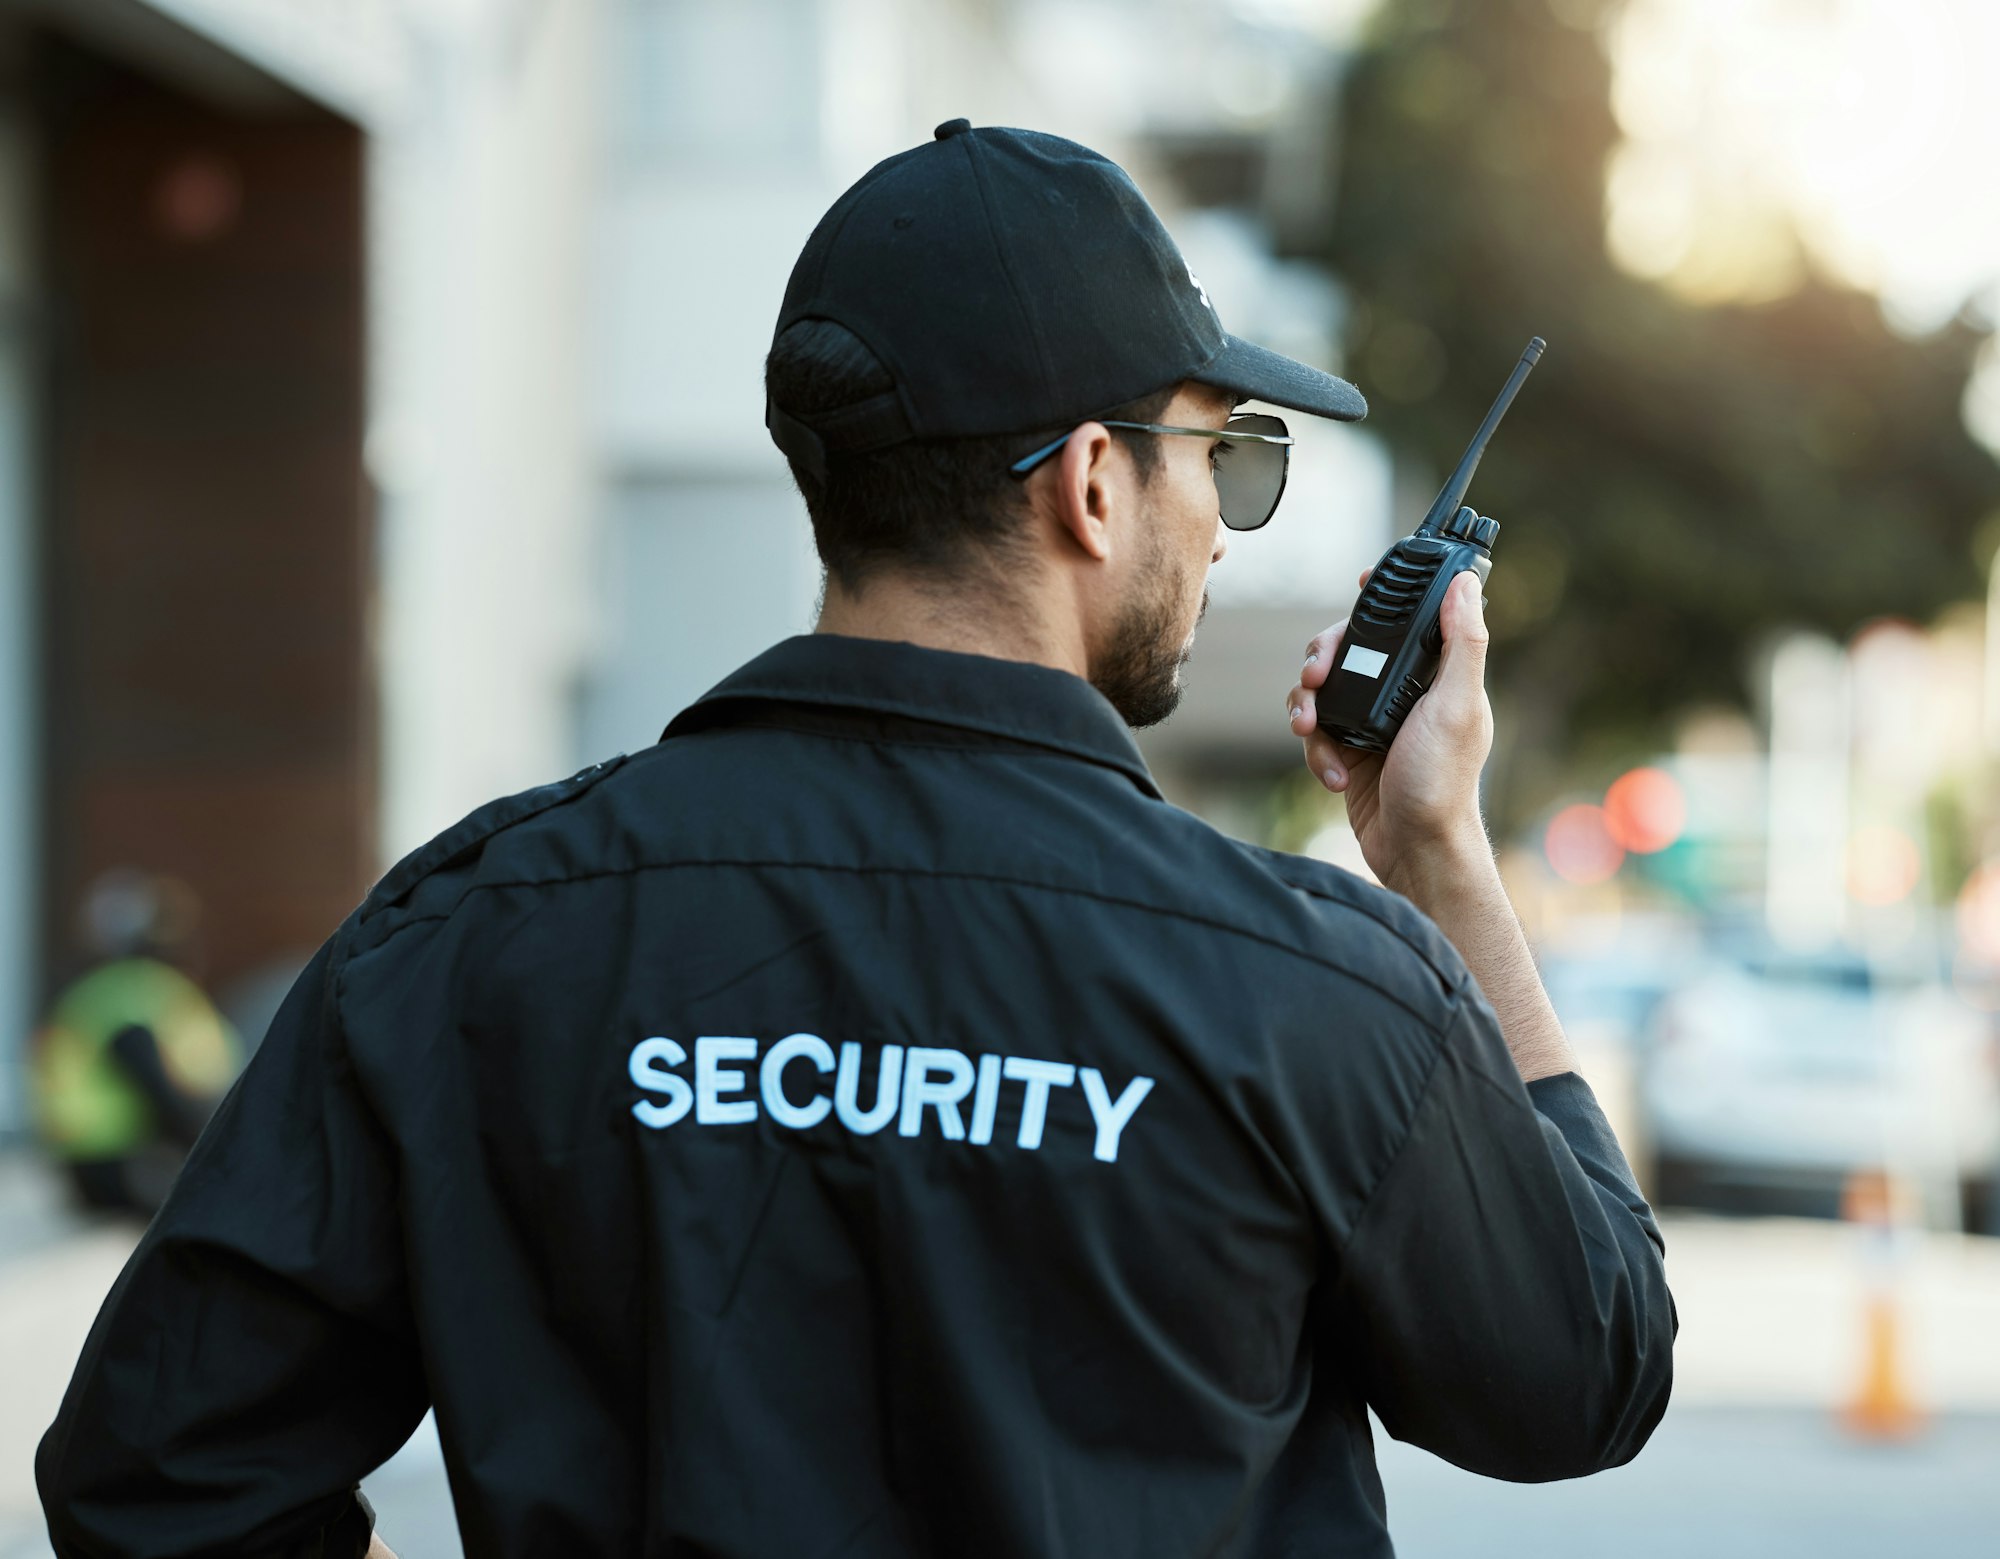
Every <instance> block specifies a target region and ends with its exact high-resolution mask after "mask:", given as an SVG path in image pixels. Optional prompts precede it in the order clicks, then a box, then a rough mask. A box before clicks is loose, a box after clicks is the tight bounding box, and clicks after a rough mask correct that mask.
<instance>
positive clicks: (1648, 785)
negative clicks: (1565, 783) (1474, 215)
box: [1604, 769, 1687, 855]
mask: <svg viewBox="0 0 2000 1559" xmlns="http://www.w3.org/2000/svg"><path fill="white" fill-rule="evenodd" d="M1604 826H1605V827H1606V828H1607V829H1608V830H1609V831H1610V834H1611V837H1612V838H1613V839H1614V840H1616V841H1617V842H1618V843H1619V845H1621V846H1622V847H1623V848H1625V849H1627V850H1630V851H1631V852H1632V853H1633V854H1634V855H1652V854H1653V853H1654V852H1656V851H1659V850H1664V849H1666V847H1667V846H1668V845H1670V844H1672V843H1673V842H1674V841H1675V840H1676V839H1678V838H1680V836H1681V834H1682V832H1683V831H1684V830H1685V829H1686V828H1687V797H1686V796H1685V795H1684V794H1682V792H1681V787H1680V781H1678V780H1676V779H1675V778H1674V777H1673V775H1671V774H1669V773H1667V771H1666V770H1665V769H1633V770H1632V771H1631V772H1630V773H1629V774H1621V775H1619V776H1618V778H1617V779H1615V780H1613V781H1612V782H1611V788H1610V789H1609V790H1607V791H1606V792H1605V793H1604Z"/></svg>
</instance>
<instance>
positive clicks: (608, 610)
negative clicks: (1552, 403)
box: [0, 0, 1448, 1130]
mask: <svg viewBox="0 0 2000 1559" xmlns="http://www.w3.org/2000/svg"><path fill="white" fill-rule="evenodd" d="M1327 9H1328V8H1326V7H1318V6H1307V5H1303V4H1300V5H1290V4H1286V3H1281V0H1258V3H1256V4H1249V3H1232V0H1179V3H1163V4H1140V3H1137V0H1087V3H1086V0H1077V3H1075V4H1065V5H1060V6H1059V5H1053V4H1045V3H1042V0H730V3H729V4H726V5H715V4H701V3H696V0H0V863H4V865H3V866H0V1061H4V1062H5V1063H6V1064H0V1130H5V1129H7V1128H8V1127H9V1126H10V1125H17V1124H18V1122H19V1113H20V1111H19V1090H18V1087H17V1081H18V1079H17V1067H16V1065H15V1062H16V1060H17V1058H18V1055H19V1052H20V1039H21V1037H22V1036H24V1035H25V1034H26V1033H27V1032H28V1029H29V1027H30V1025H31V1024H32V1021H33V1017H34V1014H35V1012H36V1010H37V1008H38V1006H39V1004H40V1001H41V999H42V996H43V994H44V993H45V992H46V991H47V989H48V988H49V984H50V982H51V981H52V980H53V979H55V978H57V977H58V976H59V975H60V973H61V972H62V971H63V970H64V968H65V967H66V964H67V961H68V960H69V958H70V957H71V956H72V948H71V943H70V938H69V935H68V927H69V924H70V921H71V918H72V910H73V906H74V905H75V903H76V901H77V899H78V897H79V895H80V893H81V890H82V888H83V886H84V885H85V884H86V883H87V882H88V881H89V880H90V879H91V878H92V877H93V876H94V875H95V874H96V873H97V872H99V871H102V870H104V869H106V868H108V867H111V866H117V865H135V866H139V867H142V868H146V869H150V870H154V871H161V872H166V873H170V874H172V875H173V876H175V877H178V878H180V879H182V880H184V881H186V882H187V883H189V884H190V885H192V886H193V887H194V889H195V890H196V891H197V892H198V894H199V895H200V897H201V899H202V901H203V903H204V905H205V906H206V916H205V922H204V925H205V936H204V941H203V951H204V955H205V958H204V963H205V968H204V972H205V973H206V975H207V976H208V977H209V979H210V981H211V983H212V984H214V985H215V986H217V987H218V988H220V989H222V990H223V991H224V992H225V993H226V992H227V991H228V990H229V989H230V988H231V987H232V986H233V985H234V984H236V983H237V982H239V981H244V980H247V979H249V978H250V977H252V976H254V975H255V974H257V973H258V972H259V971H265V972H268V971H269V970H271V969H272V968H274V967H276V968H280V969H282V968H285V967H288V966H291V965H294V964H296V963H297V962H298V961H301V960H302V959H303V957H304V956H305V955H306V954H308V953H309V952H310V950H311V949H312V947H313V946H315V945H316V944H317V943H318V942H319V941H320V940H321V939H322V938H323V937H324V936H325V935H326V934H327V933H328V932H329V931H330V930H331V928H332V927H333V926H334V925H335V924H337V922H338V921H339V919H340V918H341V917H342V916H343V915H344V914H345V913H346V912H347V910H348V909H349V908H351V907H352V905H353V904H354V903H355V902H356V901H357V900H358V899H359V897H360V896H361V895H362V893H364V892H365V891H366V888H367V886H368V884H369V883H370V882H371V881H372V880H373V878H374V877H375V876H376V875H377V874H378V873H379V871H380V870H381V868H382V866H383V865H384V864H385V863H386V861H388V860H389V859H392V858H393V857H394V856H395V855H397V854H399V853H400V852H402V851H404V850H406V849H408V848H410V847H412V846H413V845H415V844H416V843H419V842H421V841H422V840H423V839H424V838H426V837H428V836H429V835H430V834H432V833H434V832H436V831H437V830H438V829H440V828H442V827H444V826H446V825H447V824H449V823H450V822H451V821H452V820H454V819H455V818H456V817H457V816H459V815H461V814H462V813H463V812H465V811H466V810H468V809H470V808H471V807H473V806H475V805H477V804H478V803H479V802H481V801H482V800H485V799H487V798H488V797H491V796H493V795H496V794H500V793H503V792H506V791H510V790H515V789H519V788H521V787H523V786H526V785H530V784H534V783H538V782H540V781H542V780H544V779H547V778H549V777H550V776H552V775H555V774H560V773H564V772H567V771H569V770H571V769H574V768H575V767H577V766H579V765H580V764H581V763H583V762H586V761H589V760H591V759H593V758H595V757H598V756H602V755H604V754H606V753H608V752H612V751H617V750H629V749H631V748H633V747H636V746H640V745H644V744H646V743H648V742H650V741H652V740H653V739H654V738H655V737H656V736H657V734H658V732H659V730H660V728H661V726H662V725H664V724H665V722H666V720H667V719H668V718H669V717H670V716H671V715H672V714H673V713H674V712H675V711H676V710H677V709H678V708H680V707H681V706H682V705H684V704H685V703H686V702H687V701H688V700H689V699H691V698H693V697H694V696H695V695H697V694H698V693H700V692H701V691H702V690H703V689H704V688H705V687H707V686H708V685H709V684H711V683H712V682H713V681H715V680H716V679H717V678H718V677H720V676H721V675H723V674H724V673H725V672H727V671H728V670H729V669H730V668H731V667H733V666H734V665H735V664H737V663H738V662H740V661H741V660H743V659H744V658H746V657H747V656H749V655H751V654H753V653H755V652H756V651H757V650H758V649H760V648H762V647H763V646H764V645H766V644H768V643H770V642H771V641H772V640H774V639H776V638H779V637H782V636H784V635H786V634H789V633H794V632H799V631H803V630H804V629H806V628H807V627H809V626H810V623H811V620H812V616H813V607H814V602H815V598H816V594H817V590H818V586H819V574H818V569H817V566H816V562H815V559H814V557H813V554H812V550H811V545H810V537H809V533H808V531H807V528H806V525H805V520H804V514H803V510H802V507H801V505H800V504H799V502H798V499H797V496H796V494H795V493H794V492H793V491H792V488H791V485H790V482H789V479H788V475H787V472H786V470H785V467H784V465H783V463H782V461H781V459H780V458H779V456H778V455H777V453H776V452H775V450H773V449H772V447H771V446H770V444H769V442H768V440H767V438H766V436H765V434H764V431H763V426H762V422H763V418H762V390H761V383H760V376H761V363H762V355H763V352H764V349H765V347H766V346H767V344H768V337H769V329H770V323H771V320H772V318H773V317H774V314H775V310H776V306H777V301H778V298H779V296H780V294H781V292H782V288H783V285H784V280H785V277H786V274H787V272H788V271H789V268H790V264H791V261H792V258H793V257H794V256H795V255H796V253H797V251H798V249H799V247H800V245H801V244H802V243H803V242H804V239H805V237H806V235H807V233H808V232H809V231H810V229H811V226H812V224H813V222H814V221H815V220H816V219H817V217H818V216H819V214H820V213H821V212H822V211H823V210H824V209H825V207H826V206H827V205H828V204H829V203H830V202H831V200H832V199H833V197H834V196H835V195H836V194H837V193H838V192H839V190H840V189H842V188H843V187H844V186H845V185H846V184H847V183H849V182H850V181H851V180H852V179H853V178H854V177H855V176H857V175H858V174H859V173H860V172H861V171H862V170H864V169H865V168H866V167H867V166H868V165H869V164H870V163H872V162H873V161H875V160H876V159H878V158H880V157H882V156H885V155H888V154H889V153H891V152H893V151H896V150H898V149H900V148H902V147H904V146H907V145H909V144H912V143H913V142H914V141H916V140H918V139H920V138H921V137H922V136H923V135H925V134H927V133H928V131H929V128H930V126H931V125H932V124H934V123H936V122H938V121H941V120H944V119H947V118H951V117H954V116H957V115H961V114H963V115H966V116H968V117H971V118H972V119H973V120H974V121H975V122H976V123H1024V124H1032V125H1035V126H1037V127H1042V128H1047V129H1051V130H1055V131H1057V132H1059V133H1064V134H1068V135H1071V136H1074V137H1076V138H1078V139H1081V140H1084V141H1087V142H1090V143H1091V144H1094V145H1098V146H1100V147H1102V148H1103V149H1105V150H1107V151H1109V152H1111V153H1113V154H1114V155H1117V156H1119V157H1120V158H1121V159H1122V160H1124V161H1126V163H1127V165H1128V166H1130V167H1132V169H1133V170H1134V172H1135V174H1136V175H1137V176H1138V177H1139V179H1140V181H1141V183H1142V184H1143V185H1144V186H1145V187H1146V189H1147V191H1148V193H1149V194H1150V195H1151V196H1152V197H1153V198H1154V200H1155V202H1156V203H1157V204H1159V205H1160V206H1161V208H1162V209H1163V211H1165V212H1166V213H1167V215H1168V219H1169V222H1170V225H1172V226H1173V227H1174V229H1175V231H1176V233H1177V234H1178V236H1179V237H1180V238H1181V239H1182V242H1183V244H1184V247H1185V248H1186V249H1187V251H1188V254H1189V256H1190V259H1191V261H1192V262H1193V264H1194V265H1195V267H1196V269H1197V270H1199V271H1200V272H1201V273H1202V274H1203V276H1204V277H1205V279H1206V280H1207V282H1208V285H1209V289H1210V291H1211V293H1212V295H1213V296H1214V297H1215V298H1216V300H1217V304H1218V306H1219V307H1220V309H1221V311H1222V314H1223V318H1224V320H1225V321H1226V322H1227V323H1228V324H1229V325H1230V327H1231V328H1232V329H1235V330H1237V331H1238V332H1240V333H1243V334H1247V335H1251V336H1253V337H1256V338H1259V339H1263V340H1266V341H1269V342H1270V343H1271V344H1273V345H1275V346H1279V347H1280V348H1282V349H1284V350H1287V351H1291V352H1294V353H1296V354H1297V355H1301V356H1304V357H1308V358H1311V359H1314V360H1317V361H1320V362H1323V363H1326V364H1327V365H1328V366H1337V363H1336V362H1335V360H1334V342H1335V339H1336V336H1337V331H1338V325H1339V308H1340V296H1339V293H1338V290H1337V288H1335V286H1334V285H1333V284H1332V283H1331V282H1330V281H1329V280H1328V279H1327V278H1326V277H1324V276H1323V275H1321V274H1319V273H1318V272H1316V271H1314V270H1312V269H1311V268H1309V267H1306V266H1303V265H1300V264H1296V263H1292V262H1287V261H1283V260H1281V259H1279V258H1277V257H1276V256H1277V255H1278V253H1279V252H1280V251H1281V250H1282V248H1283V246H1284V244H1285V242H1286V240H1287V234H1288V232H1296V231H1298V230H1299V229H1300V224H1310V223H1312V222H1315V221H1320V220H1324V219H1325V215H1326V207H1327V200H1328V198H1329V191H1330V182H1329V179H1330V173H1329V168H1328V158H1329V156H1330V147H1331V144H1332V142H1331V135H1330V129H1329V126H1330V113H1331V106H1332V94H1333V92H1334V90H1335V87H1336V86H1337V63H1338V49H1337V39H1333V38H1330V37H1329V36H1328V35H1327V34H1326V33H1325V32H1323V31H1319V30H1315V29H1316V28H1318V27H1319V26H1320V23H1319V22H1317V21H1312V20H1311V18H1313V17H1318V16H1320V15H1321V14H1322V13H1323V12H1325V11H1326V10H1327ZM1333 9H1338V8H1337V7H1336V8H1333ZM1079 71H1081V72H1082V74H1081V75H1080V74H1079ZM1093 71H1094V76H1093ZM1093 81H1094V85H1093ZM1305 420H1306V419H1302V418H1295V419H1294V425H1295V427H1297V425H1298V424H1299V423H1301V422H1304V421H1305ZM1298 431H1300V432H1301V433H1302V435H1303V438H1302V445H1301V449H1300V451H1299V453H1298V457H1297V459H1296V460H1295V464H1294V476H1293V482H1292V489H1291V493H1290V496H1289V497H1288V500H1287V504H1286V509H1285V514H1284V516H1283V519H1282V520H1281V521H1280V522H1279V523H1278V524H1276V525H1274V526H1273V527H1272V528H1271V529H1270V530H1269V531H1268V532H1266V533H1260V534H1258V535H1254V536H1249V537H1242V538H1238V539H1237V540H1236V541H1235V542H1234V543H1233V544H1232V549H1231V555H1230V559H1229V561H1228V562H1227V563H1226V564H1225V565H1224V568H1223V570H1222V571H1221V572H1220V573H1219V574H1218V576H1217V580H1216V588H1215V609H1214V610H1213V611H1212V612H1211V613H1210V616H1209V620H1208V624H1207V626H1206V627H1205V628H1204V631H1203V638H1202V643H1201V647H1200V652H1199V654H1198V657H1197V660H1196V663H1195V666H1194V668H1193V678H1192V692H1191V695H1190V698H1189V701H1188V704H1187V706H1186V707H1185V709H1184V710H1183V712H1182V714H1181V715H1180V716H1177V717H1176V719H1175V720H1174V721H1173V722H1172V723H1170V724H1169V725H1168V726H1166V727H1164V728H1162V730H1161V731H1160V732H1158V733H1154V734H1153V735H1152V736H1151V737H1149V744H1150V748H1151V751H1152V755H1153V757H1154V758H1155V761H1156V762H1157V763H1158V764H1159V765H1160V766H1161V768H1162V771H1163V774H1164V775H1165V776H1166V777H1167V778H1168V780H1169V782H1170V786H1172V787H1177V793H1180V794H1183V795H1187V796H1190V797H1192V798H1194V799H1197V800H1198V799H1200V797H1201V796H1202V795H1203V794H1205V793H1206V791H1205V789H1204V787H1208V788H1209V789H1212V788H1213V787H1214V785H1215V784H1218V783H1220V784H1223V785H1226V784H1227V783H1229V782H1230V781H1231V779H1232V777H1233V776H1237V775H1240V774H1254V775H1260V776H1261V775H1267V774H1268V773H1269V772H1271V771H1272V770H1273V769H1274V768H1275V767H1277V766H1280V765H1282V764H1284V763H1285V762H1286V761H1288V758H1289V755H1290V749H1291V743H1290V740H1289V737H1288V736H1287V735H1286V733H1285V732H1284V730H1283V728H1282V726H1281V724H1280V713H1279V711H1280V709H1281V701H1282V695H1283V692H1284V689H1285V687H1286V686H1287V685H1288V684H1289V682H1290V680H1291V677H1292V675H1293V673H1294V668H1295V667H1296V664H1297V660H1298V656H1299V651H1300V647H1301V645H1302V644H1303V642H1304V640H1305V638H1306V637H1307V636H1308V635H1309V634H1310V633H1311V632H1312V631H1314V630H1316V629H1317V628H1319V627H1321V626H1324V624H1325V623H1326V622H1327V621H1329V620H1330V619H1331V617H1332V615H1333V614H1334V612H1335V610H1336V608H1337V607H1339V606H1340V605H1341V604H1342V603H1343V602H1344V600H1345V599H1346V598H1347V596H1348V595H1350V594H1351V588H1352V579H1353V575H1354V572H1355V570H1357V569H1358V568H1360V567H1361V566H1363V565H1364V564H1365V563H1367V562H1368V561H1371V560H1372V558H1373V557H1374V555H1375V552H1376V551H1377V550H1378V549H1379V546H1380V544H1381V542H1382V539H1383V537H1384V534H1385V532H1386V529H1387V525H1388V515H1389V512H1390V497H1391V482H1390V477H1389V472H1388V470H1387V466H1386V463H1385V462H1384V461H1383V460H1382V459H1381V457H1380V456H1379V454H1377V453H1376V450H1375V446H1374V445H1373V444H1372V442H1370V441H1369V440H1368V439H1367V438H1366V436H1365V435H1362V434H1359V433H1356V432H1353V431H1351V430H1336V429H1332V428H1326V427H1319V426H1308V427H1304V428H1299V429H1298ZM1447 453H1448V452H1447Z"/></svg>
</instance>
